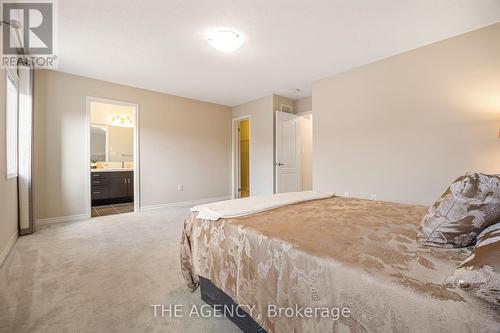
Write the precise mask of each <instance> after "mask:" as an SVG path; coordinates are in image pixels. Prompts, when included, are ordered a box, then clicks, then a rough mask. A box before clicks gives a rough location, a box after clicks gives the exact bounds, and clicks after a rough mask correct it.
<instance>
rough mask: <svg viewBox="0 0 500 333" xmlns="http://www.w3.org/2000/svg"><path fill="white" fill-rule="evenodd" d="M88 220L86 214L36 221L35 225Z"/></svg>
mask: <svg viewBox="0 0 500 333" xmlns="http://www.w3.org/2000/svg"><path fill="white" fill-rule="evenodd" d="M89 218H90V217H89V216H88V215H87V214H80V215H70V216H58V217H49V218H46V219H37V220H36V221H35V223H36V224H37V225H47V224H53V223H62V222H75V221H83V220H88V219H89Z"/></svg>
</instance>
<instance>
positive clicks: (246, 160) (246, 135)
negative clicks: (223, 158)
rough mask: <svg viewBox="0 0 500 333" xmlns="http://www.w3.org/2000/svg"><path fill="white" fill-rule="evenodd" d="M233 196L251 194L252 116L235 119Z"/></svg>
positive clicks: (243, 196)
mask: <svg viewBox="0 0 500 333" xmlns="http://www.w3.org/2000/svg"><path fill="white" fill-rule="evenodd" d="M233 134H234V135H233V154H234V164H233V172H234V180H233V184H234V186H233V197H234V198H246V197H249V196H250V117H243V118H237V119H233Z"/></svg>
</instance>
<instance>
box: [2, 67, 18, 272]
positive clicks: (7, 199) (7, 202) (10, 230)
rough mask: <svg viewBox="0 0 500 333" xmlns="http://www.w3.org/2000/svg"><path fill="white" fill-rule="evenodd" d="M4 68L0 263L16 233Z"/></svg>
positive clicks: (16, 220)
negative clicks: (8, 159)
mask: <svg viewBox="0 0 500 333" xmlns="http://www.w3.org/2000/svg"><path fill="white" fill-rule="evenodd" d="M5 74H6V73H5V70H3V69H2V70H0V265H1V264H2V260H4V259H5V256H6V254H7V246H8V245H9V241H10V240H11V239H12V237H13V236H14V235H17V230H18V216H17V179H16V178H12V179H9V180H7V179H6V170H5V167H6V160H5V154H6V151H5V98H6V96H5Z"/></svg>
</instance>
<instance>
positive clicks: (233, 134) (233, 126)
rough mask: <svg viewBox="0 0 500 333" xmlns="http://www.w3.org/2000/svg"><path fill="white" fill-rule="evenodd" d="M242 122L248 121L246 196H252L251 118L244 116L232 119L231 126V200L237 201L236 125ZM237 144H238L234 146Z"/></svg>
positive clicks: (238, 152)
mask: <svg viewBox="0 0 500 333" xmlns="http://www.w3.org/2000/svg"><path fill="white" fill-rule="evenodd" d="M242 120H248V126H249V128H250V131H249V133H248V196H251V195H252V185H251V179H252V117H251V116H250V115H245V116H241V117H237V118H233V120H232V124H231V161H232V163H231V164H232V168H231V169H232V170H231V174H232V176H231V198H232V199H238V198H239V196H238V192H239V191H238V187H239V184H240V145H239V140H240V138H239V135H238V124H239V123H240V122H241V121H242ZM236 143H238V144H236Z"/></svg>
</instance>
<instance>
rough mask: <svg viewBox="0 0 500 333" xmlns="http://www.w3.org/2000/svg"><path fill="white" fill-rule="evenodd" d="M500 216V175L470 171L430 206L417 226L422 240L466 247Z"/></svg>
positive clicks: (433, 244) (438, 244)
mask: <svg viewBox="0 0 500 333" xmlns="http://www.w3.org/2000/svg"><path fill="white" fill-rule="evenodd" d="M499 220H500V177H499V176H494V175H485V174H481V173H467V174H466V175H465V176H462V177H459V178H458V179H457V180H455V181H454V182H453V183H452V184H451V185H450V187H448V190H446V192H445V193H444V194H443V195H442V196H441V198H439V200H438V201H436V202H435V203H434V205H432V207H431V208H429V211H428V212H427V214H426V215H425V216H424V218H423V220H422V224H421V225H420V228H419V230H418V234H417V240H418V242H419V243H421V244H424V245H430V246H437V247H446V248H451V247H464V246H469V245H472V244H474V242H475V241H476V236H477V235H478V234H479V233H480V232H481V231H482V230H484V229H485V228H487V227H488V226H490V225H492V224H494V223H496V222H497V221H499Z"/></svg>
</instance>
